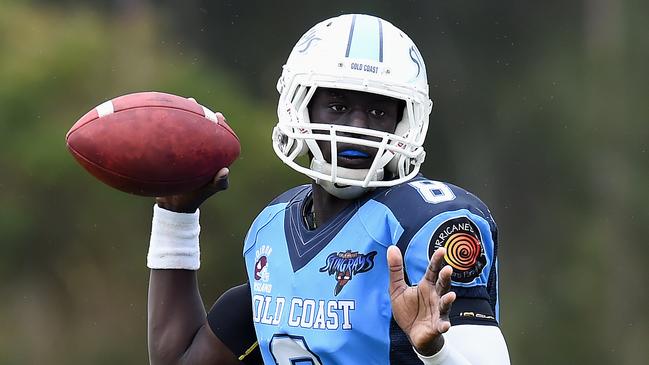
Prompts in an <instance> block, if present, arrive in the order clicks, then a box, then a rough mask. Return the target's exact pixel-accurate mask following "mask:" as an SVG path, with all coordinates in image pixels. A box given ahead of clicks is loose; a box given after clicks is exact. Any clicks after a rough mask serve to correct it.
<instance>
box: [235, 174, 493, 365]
mask: <svg viewBox="0 0 649 365" xmlns="http://www.w3.org/2000/svg"><path fill="white" fill-rule="evenodd" d="M310 194H311V186H310V185H305V186H299V187H297V188H294V189H292V190H290V191H288V192H286V193H284V194H283V195H281V196H280V197H278V198H277V199H275V200H274V201H273V202H272V203H271V204H270V205H268V206H267V207H266V208H265V209H264V210H263V211H262V212H261V213H260V214H259V216H258V217H257V218H256V219H255V221H254V222H253V224H252V226H251V228H250V231H249V232H248V235H247V236H246V240H245V246H244V257H245V261H246V268H247V273H248V279H249V282H250V288H251V296H252V308H253V320H254V324H255V331H256V334H257V340H258V343H259V348H260V350H261V354H262V357H263V359H264V363H265V364H280V365H302V364H391V363H392V364H420V362H419V360H418V359H417V357H416V356H415V354H414V352H413V351H412V348H411V346H410V344H409V343H408V339H407V338H406V337H405V335H404V334H403V332H402V331H401V330H400V328H399V327H398V326H397V325H396V323H395V322H394V320H393V318H392V312H391V306H390V297H389V292H388V279H389V271H388V266H387V259H386V251H387V248H388V247H389V246H390V245H397V246H399V247H400V248H401V251H402V252H404V253H405V255H404V259H405V270H406V276H407V279H408V281H409V282H411V283H417V282H418V281H419V280H420V279H421V277H422V276H423V274H424V272H425V270H426V266H427V265H428V260H429V257H430V255H432V252H433V251H434V250H435V249H436V248H438V247H442V246H444V247H446V248H447V252H448V254H447V257H446V258H445V259H446V261H447V262H448V263H449V264H450V265H451V266H453V267H454V274H453V277H452V278H453V282H452V288H453V290H454V291H456V293H457V294H458V299H460V298H467V299H469V300H470V301H468V302H466V303H469V304H468V307H467V306H465V305H464V304H462V305H460V306H462V307H463V308H462V311H461V312H458V311H455V312H454V315H453V317H452V323H454V324H458V323H467V322H466V321H469V322H470V321H472V320H475V319H476V318H478V320H484V324H496V320H495V318H494V317H495V316H496V315H497V293H496V282H497V280H496V259H495V254H496V225H495V223H494V221H493V218H492V217H491V214H490V213H489V210H488V209H487V207H486V206H485V205H484V204H483V203H482V202H481V201H480V200H479V199H478V198H477V197H475V196H474V195H473V194H471V193H468V192H467V191H465V190H463V189H461V188H458V187H456V186H453V185H450V184H444V183H440V182H436V181H431V180H427V179H425V178H423V177H421V176H419V177H417V178H415V179H413V180H411V181H409V182H408V183H404V184H401V185H398V186H394V187H391V188H385V189H377V190H375V191H374V192H372V193H370V194H368V196H367V197H365V198H363V199H360V200H357V201H355V202H354V203H352V204H351V205H350V206H348V207H347V208H345V209H344V210H343V211H342V212H340V214H338V215H337V216H336V217H335V218H333V219H331V220H330V221H329V222H327V223H326V224H324V225H322V226H320V227H318V228H317V229H315V230H309V229H308V228H307V225H306V222H305V220H304V211H305V206H304V205H305V202H306V201H308V200H309V199H310ZM474 302H475V303H478V302H481V303H486V304H485V305H477V304H476V305H475V306H474V305H473V304H471V303H474ZM463 320H466V321H464V322H463ZM481 324H483V323H481Z"/></svg>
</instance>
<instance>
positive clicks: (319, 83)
mask: <svg viewBox="0 0 649 365" xmlns="http://www.w3.org/2000/svg"><path fill="white" fill-rule="evenodd" d="M317 88H334V89H345V90H356V91H363V92H368V93H373V94H379V95H384V96H388V97H391V98H395V99H400V100H403V101H404V102H405V109H404V112H403V118H402V119H401V120H400V121H398V122H397V126H396V130H395V132H394V133H387V132H380V131H375V130H371V129H365V128H356V127H349V126H341V125H332V124H321V123H311V122H310V120H309V111H308V109H307V105H308V103H309V101H310V100H311V98H312V96H313V94H314V92H315V90H316V89H317ZM277 90H278V91H279V93H280V98H279V104H278V107H277V115H278V118H279V119H278V120H279V121H278V123H277V125H276V127H275V129H274V131H273V149H274V151H275V153H276V154H277V155H278V156H279V158H280V159H282V161H284V162H285V163H286V164H288V165H289V166H290V167H291V168H293V169H295V170H297V171H298V172H301V173H303V174H305V175H307V176H309V177H311V178H312V179H314V180H315V181H316V182H318V183H319V184H320V185H322V186H323V187H325V189H327V191H329V192H330V193H332V194H333V195H336V196H338V197H341V198H345V199H349V198H354V197H356V196H358V195H360V194H362V193H363V192H364V191H366V190H367V189H368V188H374V187H379V186H393V185H396V184H399V183H402V182H404V181H407V180H409V179H411V178H412V177H414V176H415V175H416V174H417V173H418V172H419V167H420V165H421V163H422V162H423V161H424V157H425V152H424V148H423V143H424V139H425V136H426V131H427V129H428V116H429V114H430V111H431V108H432V102H431V101H430V99H429V98H428V80H427V76H426V66H425V65H424V61H423V58H422V57H421V54H420V53H419V50H418V49H417V47H416V46H415V44H414V43H413V42H412V40H411V39H410V38H409V37H408V36H407V35H406V34H405V33H403V32H402V31H401V30H399V29H398V28H396V27H395V26H394V25H392V24H391V23H389V22H387V21H385V20H383V19H380V18H377V17H374V16H370V15H362V14H348V15H341V16H338V17H335V18H331V19H328V20H325V21H323V22H320V23H318V24H317V25H315V26H314V27H313V28H311V29H310V30H309V31H307V32H306V33H305V34H304V35H303V36H302V38H300V40H299V41H298V42H297V44H296V45H295V47H293V50H292V51H291V54H290V55H289V58H288V60H287V62H286V65H284V69H283V72H282V75H281V77H280V78H279V81H278V82H277ZM350 135H353V136H359V137H349V136H350ZM363 137H374V138H372V140H370V139H366V138H363ZM377 137H378V138H377ZM377 139H378V141H377ZM316 141H327V142H329V143H331V159H330V161H331V164H329V163H327V162H326V161H325V158H324V156H323V154H322V151H321V150H320V148H319V147H318V144H317V143H316ZM338 142H344V143H347V144H357V145H360V146H367V147H373V148H376V149H378V152H377V154H376V157H375V158H374V161H373V162H372V164H371V167H370V168H369V169H363V170H358V169H356V170H353V169H344V168H342V167H339V166H338V163H337V149H336V144H337V143H338ZM307 151H310V152H311V154H312V155H313V159H314V160H315V161H311V162H310V163H302V164H301V163H299V162H298V161H296V159H297V158H298V157H299V156H303V155H304V154H306V153H307ZM350 170H351V171H350ZM384 170H385V171H386V173H384ZM325 182H326V183H325ZM346 186H348V187H361V188H365V189H358V188H353V189H347V190H352V191H354V192H355V193H351V194H350V193H349V192H344V191H340V192H339V191H337V190H336V189H343V190H345V187H346Z"/></svg>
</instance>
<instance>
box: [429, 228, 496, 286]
mask: <svg viewBox="0 0 649 365" xmlns="http://www.w3.org/2000/svg"><path fill="white" fill-rule="evenodd" d="M440 247H445V248H446V255H444V261H446V263H447V264H449V265H451V267H453V275H452V276H451V280H452V281H455V282H460V283H470V282H472V281H473V280H474V279H475V278H477V277H478V276H480V274H481V273H482V270H483V269H484V267H485V265H486V264H487V258H486V257H485V251H484V247H483V245H482V240H481V238H480V231H479V230H478V227H477V226H476V225H475V224H474V223H473V222H472V221H471V220H470V219H469V218H467V217H458V218H453V219H449V220H447V221H446V222H444V223H442V224H441V225H440V226H439V227H438V228H437V229H436V230H435V233H434V234H433V236H432V237H431V239H430V244H429V246H428V254H429V257H432V255H433V252H435V250H437V249H438V248H440Z"/></svg>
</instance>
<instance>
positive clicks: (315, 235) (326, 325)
mask: <svg viewBox="0 0 649 365" xmlns="http://www.w3.org/2000/svg"><path fill="white" fill-rule="evenodd" d="M277 89H278V91H279V93H280V98H279V104H278V108H277V112H278V117H279V122H278V123H277V126H276V127H275V129H274V131H273V136H272V143H273V149H274V151H275V153H276V154H277V155H278V156H279V158H280V159H281V160H282V161H284V162H285V163H286V164H287V165H288V166H290V167H291V168H293V169H295V170H297V171H299V172H301V173H303V174H305V175H306V176H308V177H309V178H310V180H311V182H310V183H309V184H306V185H302V186H298V187H295V188H293V189H290V190H288V191H287V192H285V193H283V194H281V195H280V196H279V197H277V198H276V199H275V200H273V201H272V202H271V203H270V204H269V205H268V206H267V207H266V208H264V209H263V210H262V211H261V213H260V214H259V215H258V216H257V218H256V219H255V220H254V222H253V223H252V226H251V227H250V230H249V232H248V234H247V236H246V238H245V242H244V247H243V256H244V260H245V263H246V270H247V274H248V282H247V283H245V284H243V285H240V286H238V287H234V288H232V289H230V290H229V291H227V292H226V293H224V294H223V295H222V296H221V297H220V298H219V299H218V300H217V302H216V303H215V304H214V306H213V307H212V308H211V310H210V311H209V313H208V314H206V312H205V309H204V307H203V303H202V300H201V297H200V294H199V290H198V286H197V279H196V270H197V269H198V268H199V244H198V235H199V230H200V227H199V223H198V219H199V210H198V208H199V206H200V205H201V203H202V202H203V201H205V200H206V199H207V198H209V197H210V196H211V195H213V194H214V193H216V192H218V191H220V190H224V189H225V188H227V184H228V180H227V175H228V173H229V171H228V169H227V168H225V169H222V170H221V171H219V173H218V174H217V175H216V176H215V178H214V180H213V182H212V183H211V184H209V185H208V186H206V187H204V188H202V189H200V190H198V191H195V192H192V193H188V194H182V195H176V196H169V197H160V198H157V199H156V202H157V204H156V206H155V207H154V217H153V227H152V233H151V242H150V249H149V255H148V266H149V267H150V268H151V269H152V271H151V279H150V287H149V353H150V358H151V362H152V363H153V364H237V363H241V362H243V363H246V364H261V363H263V364H280V365H285V364H286V365H289V364H318V365H319V364H508V363H509V356H508V352H507V347H506V345H505V341H504V339H503V336H502V333H501V331H500V329H499V327H498V291H497V284H498V283H497V266H498V262H497V256H496V254H497V228H496V223H495V222H494V219H493V217H492V216H491V213H490V212H489V209H488V208H487V207H486V206H485V204H484V203H483V202H481V201H480V200H479V199H478V198H477V197H476V196H475V195H473V194H471V193H469V192H467V191H466V190H464V189H462V188H460V187H457V186H454V185H451V184H447V183H443V182H439V181H433V180H429V179H427V178H425V177H424V176H422V175H421V174H419V168H420V165H421V164H422V162H423V161H424V157H425V152H424V148H423V143H424V138H425V135H426V131H427V129H428V116H429V114H430V111H431V108H432V102H431V101H430V99H429V96H428V83H427V76H426V68H425V65H424V61H423V59H422V57H421V54H420V53H419V50H418V49H417V47H416V46H415V44H414V43H413V42H412V40H411V39H410V38H409V37H408V36H407V35H406V34H405V33H403V32H402V31H401V30H399V29H398V28H396V27H395V26H393V25H392V24H390V23H389V22H387V21H385V20H383V19H380V18H377V17H373V16H368V15H362V14H349V15H342V16H339V17H335V18H332V19H328V20H325V21H323V22H321V23H319V24H317V25H315V26H314V27H313V28H311V29H310V30H309V31H308V32H306V33H305V34H304V35H303V36H302V38H301V39H300V40H299V41H298V42H297V44H296V45H295V47H294V48H293V50H292V52H291V54H290V56H289V58H288V61H287V62H286V65H285V66H284V69H283V72H282V75H281V77H280V79H279V81H278V83H277Z"/></svg>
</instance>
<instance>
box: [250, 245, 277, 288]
mask: <svg viewBox="0 0 649 365" xmlns="http://www.w3.org/2000/svg"><path fill="white" fill-rule="evenodd" d="M272 252H273V249H272V248H270V246H266V245H263V246H261V248H260V249H258V250H257V251H256V252H255V273H254V276H255V280H258V281H259V280H260V281H263V282H265V283H266V282H268V280H269V279H270V273H269V272H268V257H269V256H270V254H271V253H272Z"/></svg>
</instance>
